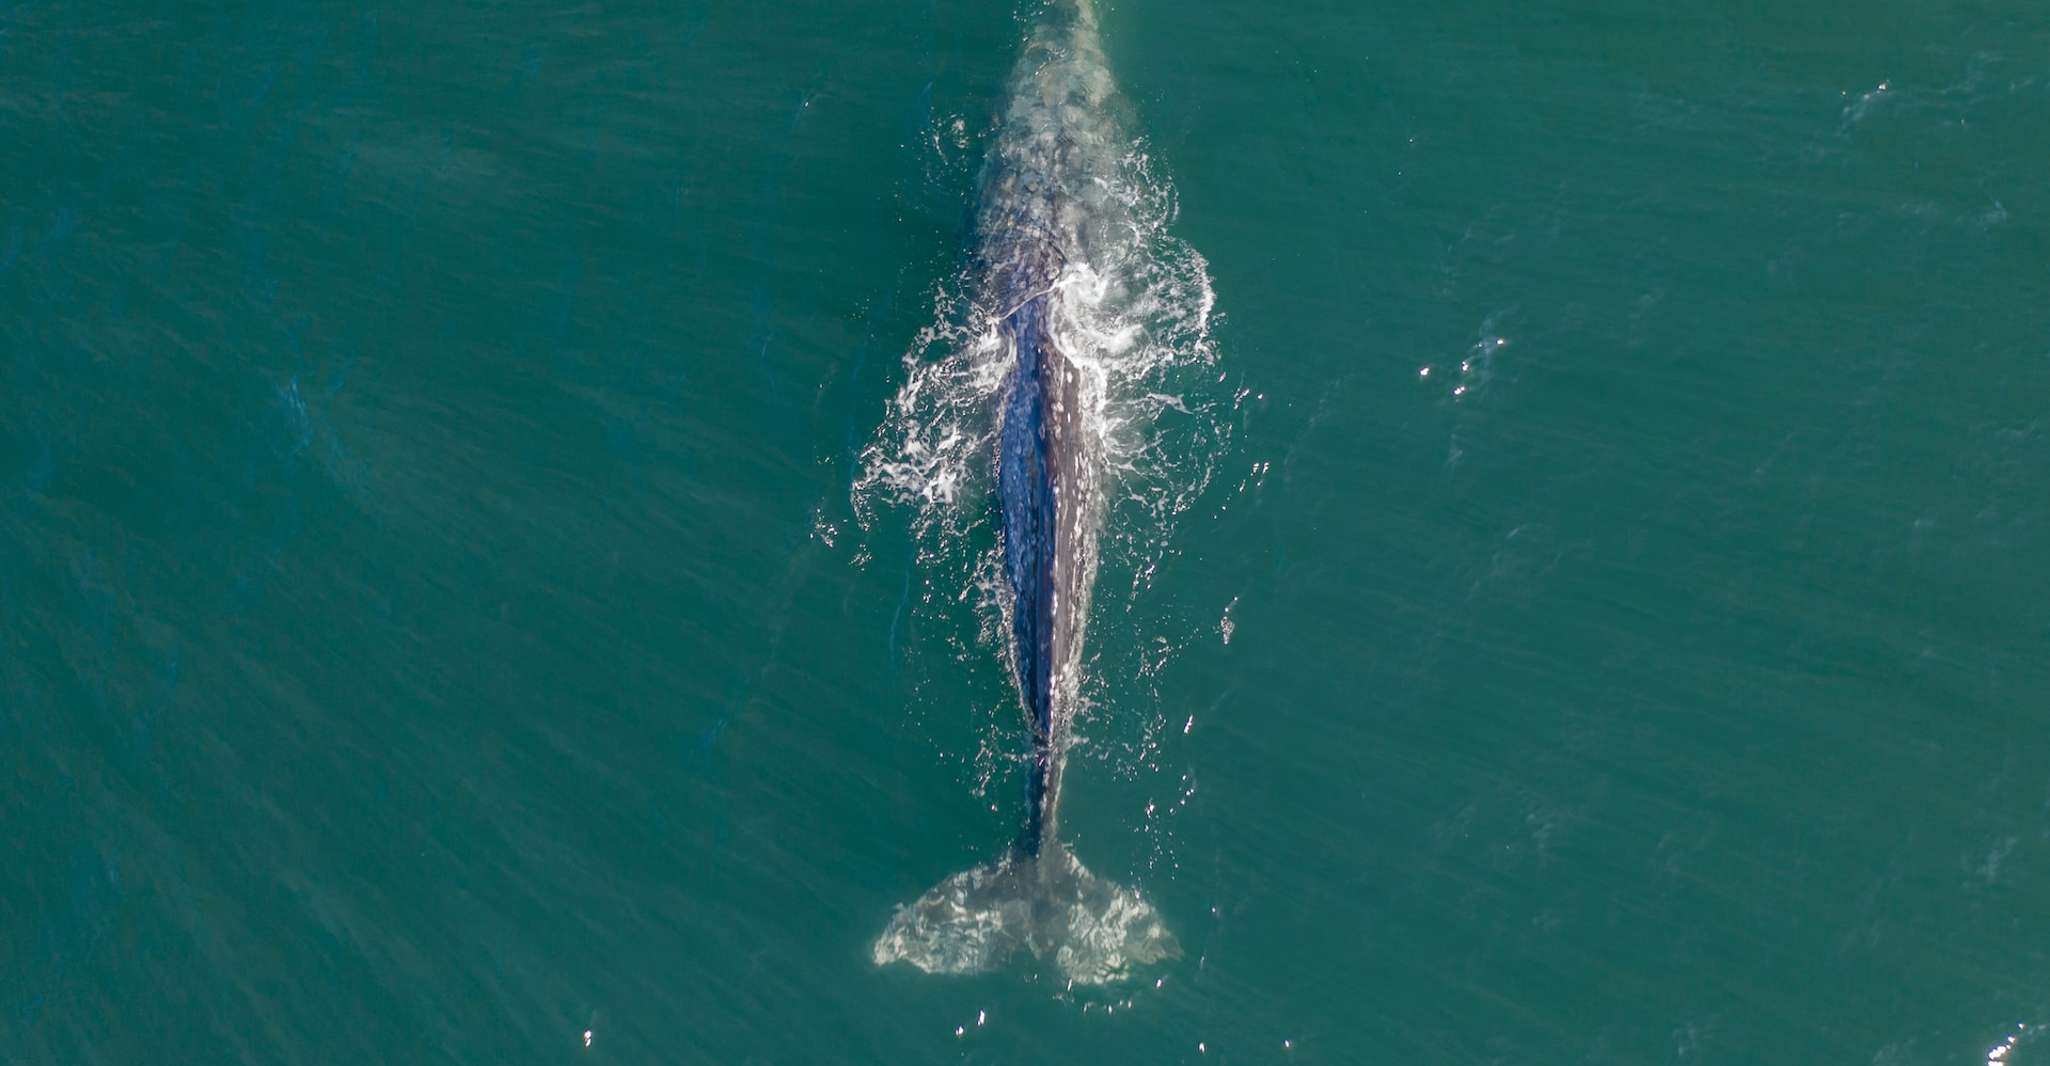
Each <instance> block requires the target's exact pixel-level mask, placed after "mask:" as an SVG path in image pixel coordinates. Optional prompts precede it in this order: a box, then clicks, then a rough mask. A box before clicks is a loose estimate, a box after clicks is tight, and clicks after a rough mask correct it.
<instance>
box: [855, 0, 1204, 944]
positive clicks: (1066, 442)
mask: <svg viewBox="0 0 2050 1066" xmlns="http://www.w3.org/2000/svg"><path fill="white" fill-rule="evenodd" d="M1112 93H1113V89H1112V82H1111V79H1110V75H1109V72H1108V68H1107V67H1106V66H1105V65H1104V61H1103V53H1102V49H1101V47H1100V45H1099V44H1098V40H1097V29H1096V17H1095V13H1094V11H1093V9H1092V8H1091V7H1090V4H1089V0H1068V2H1066V3H1060V4H1057V5H1056V6H1055V7H1054V8H1053V9H1052V10H1050V11H1049V12H1048V13H1047V15H1046V17H1045V18H1043V19H1042V20H1041V22H1040V23H1039V25H1038V26H1037V27H1036V28H1035V31H1034V33H1033V34H1032V35H1031V36H1030V37H1029V38H1028V40H1027V42H1026V47H1025V50H1024V53H1023V55H1022V56H1021V57H1020V59H1019V61H1018V67H1017V72H1016V75H1015V77H1014V79H1013V82H1012V93H1011V100H1010V105H1009V108H1008V110H1007V113H1006V115H1005V118H1004V122H1003V124H1002V126H1001V129H1000V132H999V134H998V137H997V140H996V142H995V144H994V146H993V147H992V149H991V153H990V158H989V162H988V166H987V169H986V172H985V176H984V188H983V196H982V210H981V212H980V215H979V217H978V224H977V229H978V236H979V240H980V244H979V247H978V254H977V260H978V265H979V269H980V276H981V282H980V291H979V299H978V304H979V306H980V308H981V309H982V311H983V312H984V313H985V314H987V315H988V316H989V317H990V318H991V319H992V320H993V321H994V323H995V329H996V331H997V333H998V335H999V337H1000V339H1001V341H1002V344H1003V347H1004V349H1005V351H1006V353H1007V355H1008V356H1009V358H1010V366H1011V370H1010V383H1009V387H1008V389H1007V390H1006V395H1005V399H1004V401H1003V406H1002V411H1001V415H1000V419H1001V427H1000V429H999V432H998V434H997V455H996V466H997V478H996V480H997V493H998V497H999V503H1000V506H1001V512H1002V520H1001V525H1000V538H1001V540H1002V547H1003V556H1004V572H1005V577H1006V584H1007V586H1008V590H1007V591H1008V592H1009V596H1008V600H1009V602H1008V604H1007V609H1006V614H1007V617H1008V622H1009V626H1008V628H1009V629H1010V634H1009V636H1010V642H1009V643H1010V651H1011V658H1012V663H1013V666H1014V668H1015V673H1016V679H1017V683H1018V688H1019V693H1020V697H1021V702H1022V703H1023V705H1024V708H1025V712H1026V717H1027V719H1028V720H1029V722H1030V727H1031V736H1032V753H1031V770H1030V773H1029V775H1028V783H1027V796H1026V813H1025V818H1024V825H1023V827H1022V829H1021V831H1020V832H1019V835H1018V837H1017V839H1016V841H1015V842H1014V843H1013V845H1012V846H1011V848H1010V850H1009V851H1008V852H1007V853H1006V854H1005V855H1004V856H1003V857H1001V858H999V859H998V860H997V861H996V862H993V863H990V864H987V865H984V866H979V867H975V868H973V869H970V870H966V871H963V872H961V873H958V874H955V875H953V876H952V877H950V878H948V879H947V880H945V881H942V882H941V883H940V884H939V885H938V886H937V887H935V888H934V889H932V890H931V891H930V892H928V893H926V894H925V895H924V896H923V897H921V898H920V899H919V900H918V901H916V902H915V903H912V904H910V905H907V906H905V907H901V908H899V910H898V913H897V916H896V918H895V919H894V920H893V921H892V922H891V923H890V927H889V928H888V929H887V930H885V931H884V933H883V935H882V936H881V937H880V938H879V939H878V940H877V941H876V944H875V959H876V961H877V962H878V963H879V964H880V963H888V962H894V961H905V962H909V963H911V964H913V965H915V966H917V967H919V968H920V969H924V970H927V971H930V972H949V973H969V972H977V971H982V970H987V969H991V968H994V967H995V966H997V965H999V964H1001V963H1002V962H1003V961H1004V960H1005V959H1007V958H1009V957H1011V956H1012V955H1013V954H1015V953H1018V952H1020V951H1029V952H1031V953H1032V954H1033V955H1035V956H1040V957H1051V958H1052V959H1053V960H1054V961H1055V962H1056V964H1057V965H1059V967H1060V968H1061V970H1062V971H1063V973H1064V974H1065V975H1066V976H1067V977H1068V978H1069V979H1070V980H1073V981H1076V982H1081V983H1101V982H1104V981H1109V980H1114V979H1117V978H1119V977H1122V976H1124V975H1126V974H1127V973H1129V972H1130V970H1131V968H1132V967H1133V966H1135V965H1139V964H1145V963H1150V962H1154V961H1158V960H1159V959H1162V958H1165V957H1170V956H1173V955H1175V954H1178V948H1177V946H1176V943H1175V940H1174V937H1173V936H1172V935H1171V934H1170V933H1169V932H1168V931H1167V929H1166V927H1165V925H1164V924H1163V923H1162V922H1161V920H1160V918H1159V916H1158V915H1157V914H1156V913H1155V912H1154V911H1153V909H1152V907H1151V906H1150V905H1148V904H1147V903H1145V902H1144V901H1143V900H1142V899H1140V897H1139V896H1138V894H1137V893H1135V892H1133V891H1131V890H1129V889H1126V888H1122V887H1120V886H1118V885H1115V884H1112V883H1111V882H1108V881H1105V880H1102V879H1100V878H1097V877H1095V876H1094V875H1092V874H1090V873H1089V872H1088V871H1087V870H1085V869H1084V868H1083V867H1082V866H1081V864H1080V863H1079V862H1077V861H1076V860H1075V858H1074V856H1073V854H1072V853H1071V852H1070V851H1069V850H1068V849H1067V847H1066V846H1065V845H1064V844H1063V843H1062V842H1061V841H1060V840H1059V838H1058V836H1057V833H1056V830H1057V828H1058V824H1059V817H1058V815H1059V807H1060V795H1061V779H1062V771H1063V769H1064V767H1065V764H1066V756H1067V751H1068V747H1069V742H1070V739H1071V727H1072V725H1073V721H1074V713H1075V707H1076V702H1077V699H1078V695H1079V691H1080V675H1079V669H1078V668H1079V664H1080V661H1081V652H1082V646H1083V636H1084V632H1085V630H1086V628H1087V622H1088V612H1089V600H1090V591H1091V587H1092V585H1093V583H1094V579H1095V575H1096V557H1097V551H1096V543H1097V530H1098V526H1099V524H1100V520H1101V505H1100V500H1101V497H1100V493H1099V489H1098V484H1099V480H1100V478H1101V475H1102V466H1103V463H1102V445H1101V441H1100V439H1099V434H1098V431H1097V430H1096V428H1095V425H1096V423H1095V422H1094V421H1093V420H1092V415H1093V412H1094V411H1095V409H1096V405H1097V402H1098V400H1099V398H1100V391H1101V386H1100V384H1099V383H1098V382H1096V381H1095V380H1094V378H1093V377H1092V376H1091V375H1090V373H1089V372H1088V371H1087V370H1086V369H1085V368H1084V366H1083V365H1082V364H1080V363H1078V362H1077V361H1076V360H1075V359H1074V358H1073V357H1072V354H1071V353H1070V352H1068V351H1066V350H1064V349H1063V347H1062V341H1061V336H1062V325H1063V315H1062V310H1063V303H1062V300H1063V298H1064V296H1063V290H1062V287H1061V285H1060V280H1061V278H1062V275H1063V272H1064V271H1065V270H1067V268H1068V267H1069V266H1070V265H1071V264H1076V263H1086V262H1088V255H1089V251H1090V243H1091V242H1090V231H1091V226H1092V224H1093V223H1096V222H1098V221H1100V219H1099V218H1098V214H1097V212H1096V211H1095V210H1094V208H1095V207H1096V206H1097V203H1096V201H1097V199H1098V198H1100V197H1101V196H1102V195H1103V190H1102V184H1103V183H1102V182H1101V181H1099V180H1098V178H1099V174H1098V173H1097V171H1098V170H1099V169H1100V168H1101V167H1102V166H1103V165H1104V164H1105V153H1106V152H1109V151H1112V150H1114V149H1115V147H1116V145H1117V144H1118V143H1119V142H1118V137H1117V133H1116V124H1115V121H1114V119H1113V118H1112V116H1111V114H1110V110H1109V109H1110V105H1111V98H1112Z"/></svg>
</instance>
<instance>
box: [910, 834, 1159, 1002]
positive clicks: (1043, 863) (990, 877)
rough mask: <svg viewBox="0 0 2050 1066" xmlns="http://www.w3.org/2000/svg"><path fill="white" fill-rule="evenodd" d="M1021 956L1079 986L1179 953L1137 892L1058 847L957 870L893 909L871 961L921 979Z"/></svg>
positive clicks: (977, 968)
mask: <svg viewBox="0 0 2050 1066" xmlns="http://www.w3.org/2000/svg"><path fill="white" fill-rule="evenodd" d="M1021 951H1029V952H1031V953H1032V955H1033V956H1034V957H1036V958H1041V959H1046V958H1051V959H1052V960H1053V962H1054V964H1055V965H1057V966H1059V967H1060V970H1061V974H1062V976H1064V977H1066V978H1067V979H1068V980H1070V981H1073V982H1075V983H1076V984H1085V985H1098V984H1104V983H1107V982H1110V981H1115V980H1118V979H1120V978H1122V977H1124V976H1126V975H1127V974H1129V973H1130V972H1131V971H1132V970H1133V969H1134V968H1135V967H1139V966H1145V965H1149V964H1151V963H1155V962H1159V961H1161V960H1163V959H1176V958H1180V957H1181V954H1182V952H1181V945H1180V944H1179V943H1178V942H1176V940H1175V938H1174V934H1173V933H1170V932H1168V929H1167V924H1166V923H1165V922H1163V921H1161V918H1160V915H1159V913H1158V912H1156V911H1155V910H1154V909H1153V906H1152V905H1151V904H1149V903H1147V902H1146V901H1145V900H1143V899H1140V898H1139V894H1138V893H1137V892H1134V891H1132V890H1131V889H1129V888H1125V887H1123V886H1121V885H1116V884H1113V883H1111V882H1109V881H1106V880H1104V879H1103V878H1100V877H1097V876H1096V875H1095V874H1092V873H1090V872H1089V871H1088V870H1085V869H1083V868H1082V864H1081V863H1079V862H1076V861H1075V856H1074V855H1073V853H1071V852H1069V851H1068V849H1067V848H1065V847H1060V846H1055V847H1053V848H1051V849H1048V850H1046V851H1043V852H1041V853H1040V854H1038V855H1029V854H1026V853H1025V852H1023V851H1013V852H1012V853H1011V854H1009V855H1006V856H1004V857H1003V858H1001V859H998V860H997V861H996V862H993V863H989V864H986V865H983V866H977V867H975V868H973V869H969V870H963V871H961V872H960V873H957V874H955V875H954V876H952V877H949V878H947V879H946V880H944V881H941V882H940V883H939V884H938V885H936V886H934V888H933V889H932V891H930V892H927V893H926V894H925V895H923V896H920V897H919V898H918V901H917V902H915V903H912V904H910V905H908V906H903V907H899V908H897V916H896V917H895V918H893V919H891V921H890V927H889V928H888V929H885V930H883V935H882V936H880V937H878V938H876V942H875V961H876V964H877V965H879V966H880V965H884V964H886V963H892V962H908V963H910V964H911V965H913V966H916V967H918V968H919V969H921V970H924V971H925V972H927V973H983V972H985V971H988V970H993V969H996V968H997V967H998V966H1001V965H1003V964H1004V962H1005V961H1007V960H1008V959H1010V958H1011V957H1012V956H1014V955H1016V954H1017V953H1019V952H1021Z"/></svg>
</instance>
